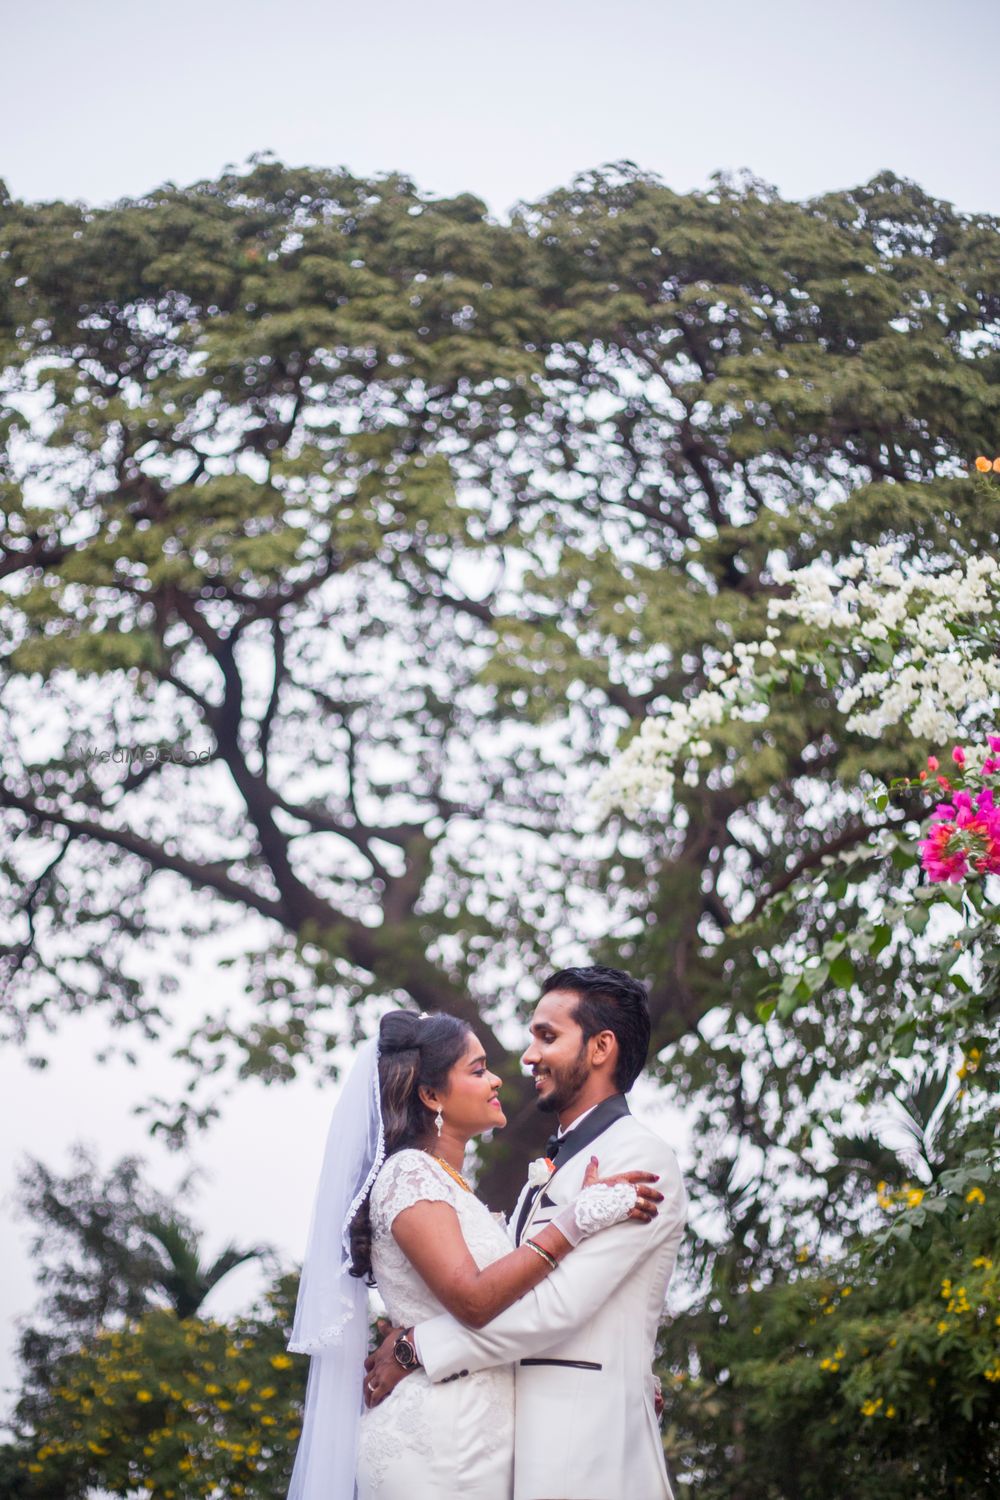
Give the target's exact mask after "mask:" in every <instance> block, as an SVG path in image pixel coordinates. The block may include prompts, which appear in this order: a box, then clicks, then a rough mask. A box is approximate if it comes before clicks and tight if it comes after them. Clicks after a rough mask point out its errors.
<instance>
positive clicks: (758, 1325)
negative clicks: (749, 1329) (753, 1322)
mask: <svg viewBox="0 0 1000 1500" xmlns="http://www.w3.org/2000/svg"><path fill="white" fill-rule="evenodd" d="M754 1333H755V1334H757V1333H760V1324H759V1323H758V1324H757V1327H756V1328H755V1329H754Z"/></svg>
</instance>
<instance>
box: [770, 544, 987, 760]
mask: <svg viewBox="0 0 1000 1500" xmlns="http://www.w3.org/2000/svg"><path fill="white" fill-rule="evenodd" d="M894 556H895V551H894V549H893V548H892V547H872V548H869V549H868V550H867V551H866V552H865V553H864V554H863V555H862V556H859V557H853V558H848V559H846V560H845V561H843V562H840V563H839V564H838V565H837V568H836V572H834V571H833V570H831V569H822V568H820V567H818V566H817V565H815V564H813V565H812V566H811V567H808V568H802V569H800V570H799V571H798V572H795V573H790V572H785V573H784V574H780V575H779V574H776V576H778V578H779V581H780V582H787V583H790V584H791V587H792V593H791V595H790V597H789V598H787V599H775V600H772V602H771V605H770V614H771V616H772V618H778V617H781V616H784V617H786V618H787V617H791V618H793V619H798V620H802V621H804V622H805V623H807V624H811V625H815V626H817V627H818V628H820V629H829V630H831V631H836V632H838V633H840V634H843V635H844V636H846V640H845V641H844V643H843V646H844V647H845V648H846V651H847V653H849V654H850V653H859V654H860V655H861V656H862V659H863V660H867V659H869V658H870V656H871V651H872V647H873V645H874V644H876V643H877V642H880V641H885V642H891V647H892V659H891V661H889V662H887V663H885V664H883V665H881V666H880V667H878V668H877V669H875V670H869V671H866V672H864V673H863V674H862V675H861V676H860V677H859V678H858V679H857V680H856V681H855V682H853V683H851V685H850V686H849V687H847V688H846V689H845V690H844V692H843V693H842V694H841V696H840V699H839V702H838V707H839V709H840V711H841V712H842V713H845V714H849V715H850V717H849V718H848V720H847V727H848V729H850V730H853V731H854V732H856V733H859V734H867V735H871V736H872V738H873V739H875V738H878V736H879V735H881V734H882V733H884V731H885V730H886V729H888V728H890V727H891V726H892V725H895V724H901V723H905V724H906V726H907V728H908V729H909V731H910V733H911V734H912V735H913V736H914V738H915V739H918V740H927V741H930V742H931V743H937V744H941V743H943V742H944V741H946V740H949V739H954V738H956V737H960V736H961V735H962V734H963V732H964V730H965V728H966V727H967V725H968V723H969V720H970V719H974V718H979V717H983V716H985V717H988V718H989V719H990V720H991V721H992V720H993V719H994V718H995V717H996V712H997V695H998V693H1000V661H998V660H997V658H996V655H995V652H996V645H997V640H996V627H995V624H994V623H993V622H994V621H995V619H996V614H997V607H998V604H1000V589H998V570H997V565H996V561H995V559H993V558H991V557H975V558H970V559H969V561H968V562H967V563H966V564H965V566H964V567H960V568H952V569H949V570H948V572H946V573H938V574H934V575H929V574H926V573H910V574H904V573H903V572H902V570H901V569H900V568H899V567H898V566H897V565H896V563H895V562H894ZM854 580H858V581H857V582H855V581H854Z"/></svg>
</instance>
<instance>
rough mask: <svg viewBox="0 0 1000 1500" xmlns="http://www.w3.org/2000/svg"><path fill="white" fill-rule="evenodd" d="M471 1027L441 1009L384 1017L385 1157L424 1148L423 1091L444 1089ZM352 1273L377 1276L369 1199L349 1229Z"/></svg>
mask: <svg viewBox="0 0 1000 1500" xmlns="http://www.w3.org/2000/svg"><path fill="white" fill-rule="evenodd" d="M471 1029H472V1028H471V1027H470V1026H469V1025H468V1023H467V1022H466V1021H460V1020H459V1019H458V1017H457V1016H449V1015H445V1014H444V1013H443V1012H441V1011H436V1012H435V1013H434V1014H433V1015H429V1016H418V1015H417V1014H416V1013H415V1012H414V1011H412V1010H394V1011H390V1012H389V1013H388V1015H384V1016H383V1017H382V1021H381V1024H380V1025H379V1029H378V1086H379V1097H380V1100H381V1104H382V1129H383V1132H384V1134H385V1154H386V1156H391V1155H392V1153H393V1152H394V1151H402V1150H404V1149H405V1148H406V1147H407V1146H419V1145H420V1143H421V1141H425V1140H426V1139H427V1137H428V1135H429V1134H430V1133H431V1132H432V1131H433V1129H434V1111H433V1110H431V1109H428V1108H427V1106H426V1104H424V1102H423V1101H422V1099H421V1098H420V1089H421V1088H427V1089H441V1088H443V1087H444V1085H445V1083H446V1082H447V1080H448V1074H449V1073H450V1072H451V1070H452V1068H453V1067H454V1066H455V1064H456V1063H457V1062H458V1060H459V1058H460V1057H461V1056H462V1054H463V1052H464V1051H465V1049H466V1046H467V1045H468V1040H469V1035H470V1032H471ZM350 1243H351V1275H352V1276H367V1277H368V1279H369V1281H371V1274H372V1255H371V1250H372V1234H371V1221H370V1219H369V1216H368V1198H367V1197H366V1198H365V1200H364V1202H363V1203H362V1204H361V1207H360V1208H359V1209H358V1211H357V1213H356V1214H355V1216H354V1220H353V1222H352V1224H351V1230H350Z"/></svg>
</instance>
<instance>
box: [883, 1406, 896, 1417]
mask: <svg viewBox="0 0 1000 1500" xmlns="http://www.w3.org/2000/svg"><path fill="white" fill-rule="evenodd" d="M885 1414H886V1416H887V1417H894V1416H895V1415H896V1408H895V1407H894V1406H887V1407H886V1409H885Z"/></svg>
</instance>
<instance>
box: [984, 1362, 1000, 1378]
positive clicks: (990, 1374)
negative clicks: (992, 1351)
mask: <svg viewBox="0 0 1000 1500" xmlns="http://www.w3.org/2000/svg"><path fill="white" fill-rule="evenodd" d="M983 1375H984V1376H985V1377H986V1379H987V1380H990V1381H993V1382H994V1383H995V1382H996V1381H998V1380H1000V1360H998V1361H997V1363H996V1364H995V1365H991V1366H990V1368H989V1369H988V1370H984V1371H983Z"/></svg>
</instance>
